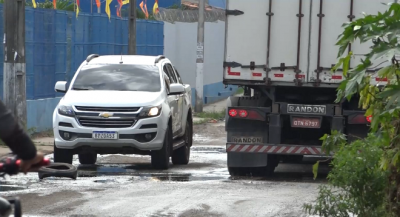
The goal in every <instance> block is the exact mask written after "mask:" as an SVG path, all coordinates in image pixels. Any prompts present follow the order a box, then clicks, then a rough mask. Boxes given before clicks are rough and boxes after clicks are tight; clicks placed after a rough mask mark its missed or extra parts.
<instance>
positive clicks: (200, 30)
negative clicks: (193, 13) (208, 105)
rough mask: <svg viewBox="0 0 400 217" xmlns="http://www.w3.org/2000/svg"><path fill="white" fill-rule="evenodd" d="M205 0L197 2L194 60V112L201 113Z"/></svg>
mask: <svg viewBox="0 0 400 217" xmlns="http://www.w3.org/2000/svg"><path fill="white" fill-rule="evenodd" d="M205 6H206V4H205V0H199V21H198V25H197V51H196V53H197V59H196V106H195V108H194V110H195V112H203V71H204V9H205Z"/></svg>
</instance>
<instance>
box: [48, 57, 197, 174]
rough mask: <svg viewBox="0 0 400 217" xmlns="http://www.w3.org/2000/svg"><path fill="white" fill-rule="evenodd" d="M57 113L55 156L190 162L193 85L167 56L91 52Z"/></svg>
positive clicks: (164, 165)
mask: <svg viewBox="0 0 400 217" xmlns="http://www.w3.org/2000/svg"><path fill="white" fill-rule="evenodd" d="M55 91H56V92H61V93H65V95H64V97H62V99H61V100H60V102H59V104H58V105H57V107H56V109H55V110H54V113H53V130H54V137H55V141H54V161H55V162H64V163H72V159H73V155H74V154H78V158H79V162H80V163H81V164H95V163H96V160H97V155H98V154H139V155H150V156H151V163H152V165H153V167H154V168H157V169H168V167H169V162H170V157H171V158H172V163H173V164H188V163H189V157H190V148H191V146H192V136H193V127H192V126H193V120H192V106H191V87H190V85H188V84H183V83H182V79H181V77H180V75H179V73H178V71H177V70H176V68H175V67H174V66H173V65H172V63H171V62H170V61H169V60H168V59H167V58H166V57H164V56H137V55H108V56H100V55H97V54H92V55H89V56H88V57H87V58H86V60H85V61H84V62H83V63H82V64H81V65H80V66H79V68H78V70H77V72H76V73H75V75H74V77H73V78H72V80H71V82H70V83H68V82H66V81H58V82H57V83H56V85H55Z"/></svg>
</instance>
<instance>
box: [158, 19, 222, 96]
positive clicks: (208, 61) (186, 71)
mask: <svg viewBox="0 0 400 217" xmlns="http://www.w3.org/2000/svg"><path fill="white" fill-rule="evenodd" d="M204 31H205V33H204V85H207V84H212V83H217V82H222V73H223V67H222V65H223V61H224V46H225V22H221V21H218V22H217V23H205V30H204ZM196 46H197V23H175V24H171V23H167V22H165V23H164V54H165V55H166V57H168V58H169V59H170V60H171V61H172V62H173V63H174V65H175V67H176V68H177V69H178V71H179V74H180V75H181V76H182V79H183V80H184V82H185V83H189V84H190V85H191V86H192V87H193V88H194V87H195V84H196V80H195V78H196Z"/></svg>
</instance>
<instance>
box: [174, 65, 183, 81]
mask: <svg viewBox="0 0 400 217" xmlns="http://www.w3.org/2000/svg"><path fill="white" fill-rule="evenodd" d="M174 70H175V73H176V76H177V77H178V82H179V83H181V84H183V82H182V78H181V76H180V75H179V73H178V70H177V69H176V68H175V67H174Z"/></svg>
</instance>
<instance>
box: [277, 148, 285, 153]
mask: <svg viewBox="0 0 400 217" xmlns="http://www.w3.org/2000/svg"><path fill="white" fill-rule="evenodd" d="M285 149H286V147H282V148H280V149H279V150H278V151H277V153H282V151H284V150H285Z"/></svg>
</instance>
